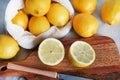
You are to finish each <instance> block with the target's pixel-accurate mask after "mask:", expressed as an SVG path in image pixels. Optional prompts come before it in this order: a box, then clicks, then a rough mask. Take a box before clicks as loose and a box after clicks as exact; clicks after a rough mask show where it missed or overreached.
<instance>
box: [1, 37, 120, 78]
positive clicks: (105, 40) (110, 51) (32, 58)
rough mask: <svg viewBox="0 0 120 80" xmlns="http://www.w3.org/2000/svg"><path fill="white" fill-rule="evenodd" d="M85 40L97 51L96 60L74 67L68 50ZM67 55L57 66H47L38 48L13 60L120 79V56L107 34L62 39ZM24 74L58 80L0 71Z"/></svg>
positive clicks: (50, 68) (80, 74)
mask: <svg viewBox="0 0 120 80" xmlns="http://www.w3.org/2000/svg"><path fill="white" fill-rule="evenodd" d="M77 40H83V41H86V42H88V43H89V44H91V46H92V47H93V48H94V50H95V52H96V60H95V62H94V63H93V64H92V65H90V66H89V67H87V68H79V67H74V66H73V65H72V64H71V63H70V62H69V59H68V56H67V54H68V53H67V52H68V49H69V47H70V45H71V44H72V43H73V42H75V41H77ZM61 41H62V43H63V45H64V47H65V51H66V55H65V58H64V60H63V61H62V62H61V63H60V64H58V65H56V66H47V65H44V64H43V63H41V61H40V60H39V58H38V54H37V49H35V50H34V51H33V52H32V53H31V54H30V55H29V56H28V57H27V58H26V59H25V60H23V61H17V62H12V63H15V64H19V65H23V66H28V67H33V68H38V69H42V70H48V71H56V72H58V73H65V74H72V75H76V76H81V77H87V78H92V79H95V80H118V79H120V56H119V52H118V49H117V46H116V44H115V42H114V41H113V40H112V39H111V38H109V37H105V36H96V37H95V36H94V37H90V38H70V39H61ZM8 62H9V61H3V62H1V63H0V66H3V65H6V64H7V63H8ZM16 75H17V76H24V77H26V78H27V79H28V80H40V79H41V80H57V79H53V78H48V77H45V76H41V75H36V74H32V73H27V72H23V71H16V70H10V69H7V70H5V71H0V77H6V76H16Z"/></svg>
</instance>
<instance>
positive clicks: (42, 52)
mask: <svg viewBox="0 0 120 80" xmlns="http://www.w3.org/2000/svg"><path fill="white" fill-rule="evenodd" d="M64 55H65V50H64V46H63V44H62V43H61V42H60V41H59V40H58V39H55V38H47V39H45V40H43V41H42V42H41V44H40V45H39V49H38V56H39V58H40V60H41V62H43V63H44V64H46V65H49V66H54V65H57V64H59V63H60V62H61V61H62V60H63V58H64Z"/></svg>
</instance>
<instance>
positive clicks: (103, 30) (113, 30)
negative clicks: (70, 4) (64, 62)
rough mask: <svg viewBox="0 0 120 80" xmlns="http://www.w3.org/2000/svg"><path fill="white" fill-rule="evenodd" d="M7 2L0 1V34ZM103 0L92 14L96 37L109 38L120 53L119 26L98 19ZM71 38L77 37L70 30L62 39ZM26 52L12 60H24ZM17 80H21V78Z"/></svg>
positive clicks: (2, 30) (1, 79) (13, 78)
mask: <svg viewBox="0 0 120 80" xmlns="http://www.w3.org/2000/svg"><path fill="white" fill-rule="evenodd" d="M8 1H9V0H0V5H1V6H2V7H0V34H3V33H6V31H5V26H4V13H5V7H6V5H7V3H8ZM103 1H104V0H98V6H97V9H96V11H95V12H94V14H93V15H94V16H95V17H96V18H97V20H98V21H99V29H98V31H97V34H96V35H97V36H108V37H111V38H112V39H113V40H114V41H115V43H116V45H117V46H118V49H119V52H120V35H119V34H120V24H118V25H112V26H110V25H108V24H106V23H104V22H102V20H101V18H100V9H101V5H102V3H103ZM71 37H78V36H77V35H76V34H75V33H74V31H73V30H71V32H70V33H69V34H68V35H66V36H65V37H64V38H71ZM22 52H25V53H26V55H25V54H23V53H22ZM27 53H28V51H27V50H24V49H21V51H20V52H19V54H18V55H17V57H16V58H14V60H16V59H19V60H20V59H23V58H25V57H26V56H27V55H28V54H29V53H28V54H27ZM18 79H19V77H11V78H10V77H9V78H4V79H3V78H0V80H18ZM19 80H22V79H21V78H20V79H19Z"/></svg>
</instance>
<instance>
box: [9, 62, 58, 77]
mask: <svg viewBox="0 0 120 80" xmlns="http://www.w3.org/2000/svg"><path fill="white" fill-rule="evenodd" d="M7 69H13V70H19V71H25V72H29V73H34V74H38V75H43V76H47V77H51V78H57V72H53V71H45V70H40V69H36V68H31V67H26V66H21V65H17V64H13V63H8V65H7Z"/></svg>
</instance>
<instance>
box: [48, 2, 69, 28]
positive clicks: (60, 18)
mask: <svg viewBox="0 0 120 80" xmlns="http://www.w3.org/2000/svg"><path fill="white" fill-rule="evenodd" d="M69 17H70V13H69V11H68V10H67V9H66V8H65V7H64V6H63V5H61V4H59V3H52V4H51V7H50V10H49V11H48V13H47V18H48V20H49V22H50V23H51V24H52V25H54V26H58V27H63V26H64V25H65V24H66V23H67V22H68V20H69Z"/></svg>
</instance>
